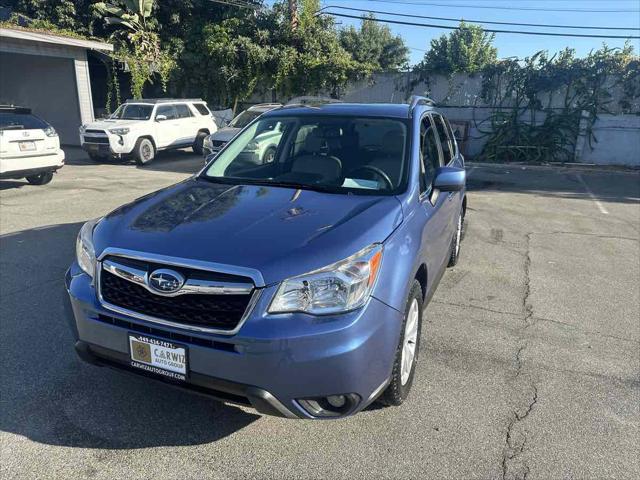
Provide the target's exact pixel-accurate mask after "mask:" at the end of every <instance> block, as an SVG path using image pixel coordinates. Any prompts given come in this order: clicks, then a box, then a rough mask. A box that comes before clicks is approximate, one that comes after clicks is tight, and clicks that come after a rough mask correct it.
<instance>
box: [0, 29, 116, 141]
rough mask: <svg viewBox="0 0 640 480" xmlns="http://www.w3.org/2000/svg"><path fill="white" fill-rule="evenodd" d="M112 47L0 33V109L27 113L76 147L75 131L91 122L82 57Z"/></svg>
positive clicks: (26, 32) (88, 87)
mask: <svg viewBox="0 0 640 480" xmlns="http://www.w3.org/2000/svg"><path fill="white" fill-rule="evenodd" d="M88 50H93V51H98V52H99V51H102V52H111V51H113V45H111V44H108V43H103V42H97V41H93V40H82V39H77V38H71V37H61V36H58V35H50V34H47V33H40V32H35V31H30V30H22V29H20V30H19V29H12V28H0V104H13V105H20V106H24V107H30V108H31V109H32V111H33V113H35V114H36V115H38V116H39V117H42V118H43V119H44V120H46V121H47V122H49V123H50V124H51V125H53V127H54V128H55V129H56V131H57V132H58V134H59V135H60V141H61V143H63V144H66V145H79V144H80V139H79V137H78V127H79V126H80V125H82V124H83V123H89V122H92V121H93V120H94V112H93V102H92V99H91V79H90V77H89V67H88V63H87V51H88Z"/></svg>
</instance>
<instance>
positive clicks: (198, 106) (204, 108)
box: [193, 103, 211, 115]
mask: <svg viewBox="0 0 640 480" xmlns="http://www.w3.org/2000/svg"><path fill="white" fill-rule="evenodd" d="M193 106H194V107H195V108H196V110H198V113H199V114H200V115H209V114H210V113H211V112H210V111H209V109H208V108H207V106H206V105H205V104H204V103H194V104H193Z"/></svg>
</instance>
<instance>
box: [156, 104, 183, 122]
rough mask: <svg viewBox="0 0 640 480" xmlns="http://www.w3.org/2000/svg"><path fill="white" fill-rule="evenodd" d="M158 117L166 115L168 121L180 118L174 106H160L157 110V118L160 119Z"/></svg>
mask: <svg viewBox="0 0 640 480" xmlns="http://www.w3.org/2000/svg"><path fill="white" fill-rule="evenodd" d="M158 115H164V116H165V117H167V120H173V119H176V118H178V114H177V113H176V109H175V107H174V106H173V105H160V106H159V107H158V109H157V110H156V118H158Z"/></svg>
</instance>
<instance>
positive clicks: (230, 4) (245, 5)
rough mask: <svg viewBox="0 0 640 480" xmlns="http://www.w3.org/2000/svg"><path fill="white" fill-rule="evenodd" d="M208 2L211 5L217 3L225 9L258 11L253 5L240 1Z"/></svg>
mask: <svg viewBox="0 0 640 480" xmlns="http://www.w3.org/2000/svg"><path fill="white" fill-rule="evenodd" d="M208 1H209V2H212V3H219V4H220V5H226V6H227V7H238V8H248V9H250V10H258V9H259V7H258V6H257V5H253V4H250V3H247V2H242V1H240V0H208Z"/></svg>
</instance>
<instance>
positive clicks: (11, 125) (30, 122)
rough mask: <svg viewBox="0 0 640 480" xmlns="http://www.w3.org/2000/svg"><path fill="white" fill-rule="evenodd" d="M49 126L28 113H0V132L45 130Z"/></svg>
mask: <svg viewBox="0 0 640 480" xmlns="http://www.w3.org/2000/svg"><path fill="white" fill-rule="evenodd" d="M46 128H49V124H48V123H47V122H45V121H44V120H40V119H39V118H38V117H36V116H35V115H31V114H30V113H8V112H2V113H0V130H34V129H43V130H44V129H46Z"/></svg>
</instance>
